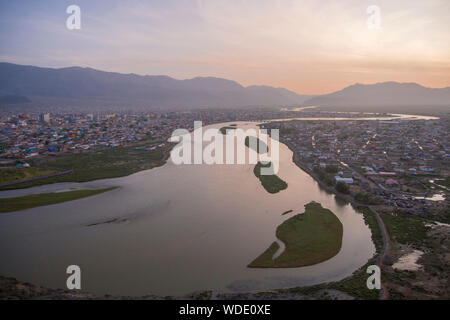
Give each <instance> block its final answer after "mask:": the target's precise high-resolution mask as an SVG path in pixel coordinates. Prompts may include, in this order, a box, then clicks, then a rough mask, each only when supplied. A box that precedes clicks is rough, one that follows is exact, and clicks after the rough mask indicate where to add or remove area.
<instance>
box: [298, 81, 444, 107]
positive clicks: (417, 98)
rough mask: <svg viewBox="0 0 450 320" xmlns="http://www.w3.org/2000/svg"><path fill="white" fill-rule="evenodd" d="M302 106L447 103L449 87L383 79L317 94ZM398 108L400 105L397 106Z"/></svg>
mask: <svg viewBox="0 0 450 320" xmlns="http://www.w3.org/2000/svg"><path fill="white" fill-rule="evenodd" d="M304 105H314V106H325V107H342V106H348V107H362V108H363V107H368V106H380V107H389V106H398V107H403V106H405V107H409V106H424V107H426V106H449V108H450V87H446V88H442V89H434V88H426V87H423V86H421V85H419V84H417V83H398V82H383V83H376V84H367V85H365V84H358V83H357V84H354V85H352V86H349V87H347V88H344V89H342V90H340V91H336V92H333V93H330V94H326V95H321V96H317V97H314V98H311V99H309V100H307V101H305V103H304ZM399 110H401V108H399Z"/></svg>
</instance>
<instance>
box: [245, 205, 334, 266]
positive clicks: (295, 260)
mask: <svg viewBox="0 0 450 320" xmlns="http://www.w3.org/2000/svg"><path fill="white" fill-rule="evenodd" d="M342 235H343V226H342V223H341V222H340V221H339V219H338V218H337V217H336V216H335V215H334V213H333V212H331V211H330V210H328V209H325V208H323V207H322V206H321V204H320V203H316V202H311V203H309V204H307V205H306V206H305V212H304V213H302V214H297V215H295V216H293V217H292V218H289V219H287V220H286V221H284V222H283V223H282V224H281V225H280V226H278V228H277V231H276V236H277V238H278V239H279V240H281V241H282V242H283V243H284V244H285V246H286V248H285V250H284V251H283V252H282V253H281V254H280V255H279V256H278V257H277V258H276V259H272V257H273V255H274V254H275V252H276V251H277V250H278V248H279V245H278V243H276V242H273V243H272V244H271V245H270V247H269V248H268V249H267V250H266V251H265V252H264V253H262V254H261V255H260V256H259V257H257V258H256V259H255V260H254V261H253V262H251V263H250V264H249V265H248V267H250V268H295V267H303V266H310V265H314V264H317V263H320V262H323V261H325V260H328V259H330V258H332V257H334V256H335V255H336V254H338V252H339V251H340V250H341V246H342Z"/></svg>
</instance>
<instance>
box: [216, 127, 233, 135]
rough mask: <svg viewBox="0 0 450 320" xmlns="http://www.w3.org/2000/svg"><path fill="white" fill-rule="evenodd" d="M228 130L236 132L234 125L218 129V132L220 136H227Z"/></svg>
mask: <svg viewBox="0 0 450 320" xmlns="http://www.w3.org/2000/svg"><path fill="white" fill-rule="evenodd" d="M228 130H236V125H234V126H232V125H230V126H227V127H222V128H220V129H219V131H220V132H221V133H222V134H227V131H228Z"/></svg>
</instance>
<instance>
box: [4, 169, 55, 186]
mask: <svg viewBox="0 0 450 320" xmlns="http://www.w3.org/2000/svg"><path fill="white" fill-rule="evenodd" d="M57 172H58V171H57V170H52V169H45V168H36V167H29V168H0V184H5V183H11V182H16V181H22V180H26V179H31V178H37V177H41V176H45V175H48V174H52V173H57Z"/></svg>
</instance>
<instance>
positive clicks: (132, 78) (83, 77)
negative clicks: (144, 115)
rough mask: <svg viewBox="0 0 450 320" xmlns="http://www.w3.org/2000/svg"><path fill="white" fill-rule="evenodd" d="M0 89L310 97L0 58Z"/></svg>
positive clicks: (190, 97) (220, 101)
mask: <svg viewBox="0 0 450 320" xmlns="http://www.w3.org/2000/svg"><path fill="white" fill-rule="evenodd" d="M0 93H1V94H2V95H8V96H11V95H15V96H24V97H28V98H30V99H31V100H34V99H33V98H36V97H38V98H64V99H77V100H95V101H97V102H99V101H104V102H106V103H107V102H108V101H114V102H117V101H123V102H126V103H129V104H133V103H139V104H143V103H145V104H146V105H147V106H149V107H172V108H190V107H196V108H198V107H200V108H203V107H211V108H213V107H242V106H275V105H285V106H286V105H299V104H301V103H303V102H304V101H305V100H307V99H309V98H311V97H312V96H310V95H299V94H297V93H295V92H292V91H289V90H286V89H283V88H273V87H269V86H249V87H244V86H242V85H240V84H239V83H237V82H235V81H231V80H226V79H221V78H213V77H197V78H193V79H188V80H177V79H173V78H171V77H168V76H148V75H147V76H141V75H136V74H120V73H115V72H104V71H99V70H95V69H91V68H80V67H70V68H61V69H52V68H40V67H34V66H23V65H16V64H10V63H0Z"/></svg>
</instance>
